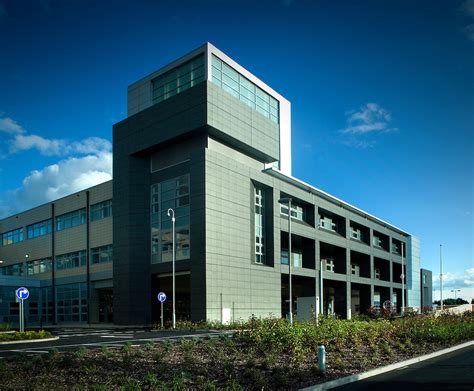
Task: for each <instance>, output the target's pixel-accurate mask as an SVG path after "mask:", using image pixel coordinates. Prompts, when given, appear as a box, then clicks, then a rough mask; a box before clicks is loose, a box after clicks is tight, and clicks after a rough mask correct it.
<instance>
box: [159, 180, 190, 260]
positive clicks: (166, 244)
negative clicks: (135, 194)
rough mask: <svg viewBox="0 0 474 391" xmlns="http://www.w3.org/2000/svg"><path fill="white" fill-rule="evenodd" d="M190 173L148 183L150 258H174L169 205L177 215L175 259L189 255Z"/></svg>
mask: <svg viewBox="0 0 474 391" xmlns="http://www.w3.org/2000/svg"><path fill="white" fill-rule="evenodd" d="M189 195H190V192H189V175H188V174H186V175H182V176H180V177H177V178H173V179H170V180H167V181H163V182H161V183H157V184H155V185H152V186H151V242H152V248H151V256H152V258H151V262H152V263H160V262H171V261H172V260H173V232H172V228H173V227H172V221H171V217H169V216H168V208H172V209H173V210H174V211H175V217H176V224H175V227H176V237H175V243H176V260H178V261H179V260H182V259H189V257H190V208H189Z"/></svg>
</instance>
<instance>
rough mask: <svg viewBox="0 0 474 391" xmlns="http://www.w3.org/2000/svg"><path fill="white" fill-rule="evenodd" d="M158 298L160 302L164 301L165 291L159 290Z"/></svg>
mask: <svg viewBox="0 0 474 391" xmlns="http://www.w3.org/2000/svg"><path fill="white" fill-rule="evenodd" d="M157 297H158V300H159V301H160V302H161V303H164V301H165V300H166V293H165V292H160V293H158V296H157Z"/></svg>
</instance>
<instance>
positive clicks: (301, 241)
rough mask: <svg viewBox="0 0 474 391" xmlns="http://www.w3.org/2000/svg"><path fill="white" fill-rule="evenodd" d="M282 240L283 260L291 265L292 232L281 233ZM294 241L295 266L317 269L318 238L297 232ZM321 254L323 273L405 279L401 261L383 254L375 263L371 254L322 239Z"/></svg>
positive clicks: (396, 280)
mask: <svg viewBox="0 0 474 391" xmlns="http://www.w3.org/2000/svg"><path fill="white" fill-rule="evenodd" d="M280 240H281V241H280V243H281V250H280V256H281V258H280V262H281V264H282V265H288V234H287V233H286V232H281V236H280ZM291 244H292V250H291V259H292V267H294V268H307V269H315V267H316V265H315V263H316V262H315V259H316V251H315V250H316V248H315V241H314V240H312V239H308V238H304V237H301V236H298V235H294V234H293V235H292V241H291ZM347 251H349V253H347ZM347 255H349V263H348V262H347ZM319 256H320V259H321V261H322V265H321V266H322V270H323V272H327V273H337V274H344V275H347V274H351V275H353V276H355V277H363V278H374V279H376V280H381V281H387V282H396V283H401V282H402V281H401V274H402V265H401V263H399V262H390V260H388V259H383V258H379V257H374V258H373V262H371V257H370V255H369V254H364V253H361V252H358V251H355V250H350V249H346V248H344V247H339V246H336V245H332V244H329V243H325V242H322V241H321V242H320V243H319ZM404 266H405V265H404ZM349 268H350V269H349ZM348 269H349V270H348Z"/></svg>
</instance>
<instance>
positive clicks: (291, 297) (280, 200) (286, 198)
mask: <svg viewBox="0 0 474 391" xmlns="http://www.w3.org/2000/svg"><path fill="white" fill-rule="evenodd" d="M291 201H292V199H291V198H288V197H285V198H280V199H279V200H278V202H279V203H280V204H288V280H289V284H288V286H289V291H290V293H289V296H290V302H289V305H290V311H289V313H288V317H289V318H290V324H291V325H292V324H293V287H292V281H291V280H292V278H291V263H292V259H291Z"/></svg>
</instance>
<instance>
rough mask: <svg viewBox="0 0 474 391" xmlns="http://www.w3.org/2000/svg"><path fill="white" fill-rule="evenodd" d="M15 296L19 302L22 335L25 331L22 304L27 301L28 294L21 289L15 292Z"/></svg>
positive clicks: (26, 290) (25, 290)
mask: <svg viewBox="0 0 474 391" xmlns="http://www.w3.org/2000/svg"><path fill="white" fill-rule="evenodd" d="M15 296H16V298H17V300H19V301H20V332H21V333H22V332H24V331H25V308H24V303H23V302H24V301H25V300H26V299H28V297H29V296H30V292H29V291H28V289H26V288H24V287H21V288H18V289H17V290H16V291H15Z"/></svg>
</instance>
